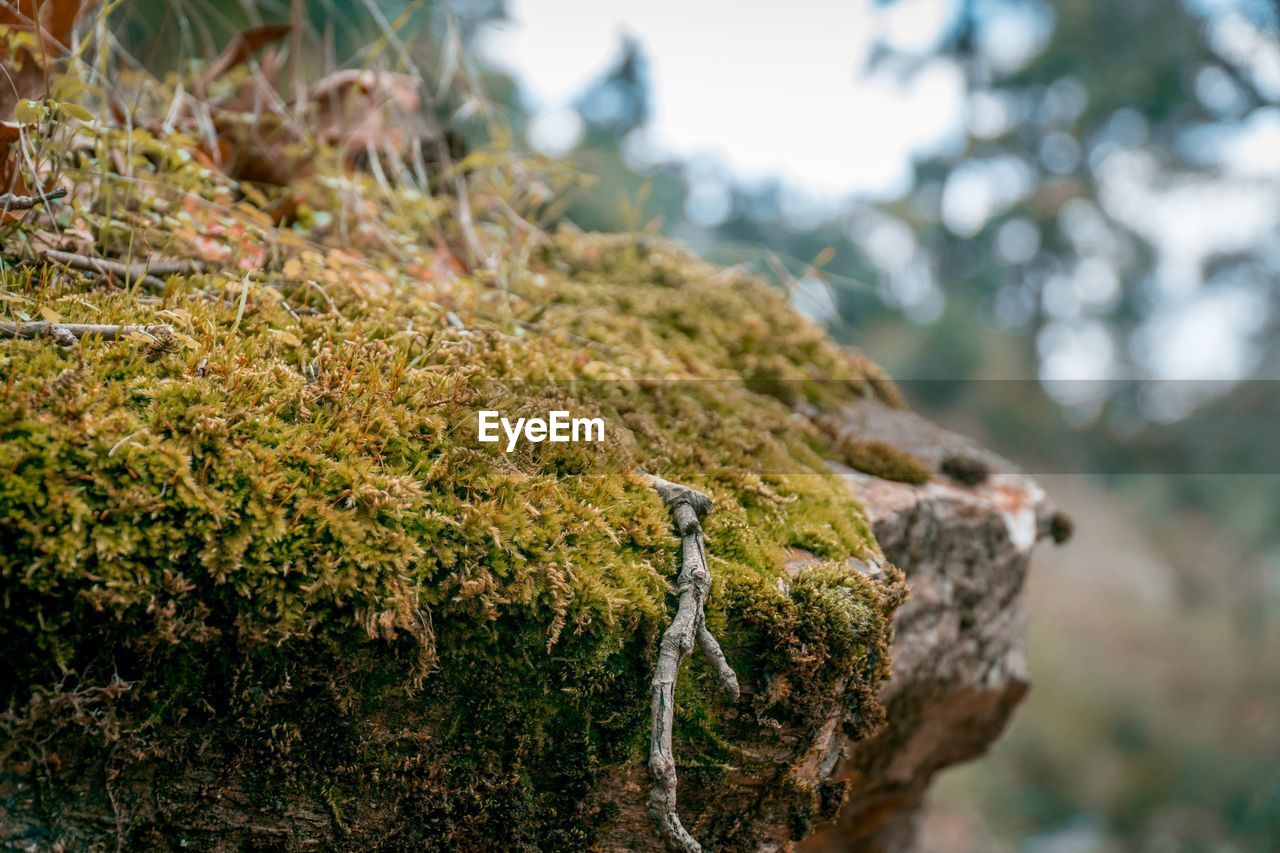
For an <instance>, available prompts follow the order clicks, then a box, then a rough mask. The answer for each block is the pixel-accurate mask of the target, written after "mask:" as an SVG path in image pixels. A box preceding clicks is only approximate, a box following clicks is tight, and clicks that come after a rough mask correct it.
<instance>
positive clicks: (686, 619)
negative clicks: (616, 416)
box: [647, 474, 739, 853]
mask: <svg viewBox="0 0 1280 853" xmlns="http://www.w3.org/2000/svg"><path fill="white" fill-rule="evenodd" d="M647 476H648V479H649V482H650V484H651V485H652V486H653V488H654V489H655V490H656V491H657V492H658V495H659V496H660V497H661V498H662V502H663V503H665V504H666V505H667V507H668V509H670V510H671V515H672V518H673V519H674V520H675V525H676V530H677V531H678V532H679V533H680V552H681V565H680V574H679V576H678V577H677V578H676V589H677V591H678V593H679V604H678V605H677V607H676V615H675V618H674V619H672V620H671V624H670V625H668V626H667V630H666V631H665V632H664V633H663V635H662V644H661V646H660V649H659V652H658V665H657V667H656V668H655V670H654V673H653V692H652V706H651V707H652V714H651V718H650V729H649V772H650V774H651V775H652V776H653V790H652V791H650V793H649V817H651V818H653V821H654V823H655V824H656V825H657V827H658V833H659V834H660V835H661V836H662V838H663V840H664V841H665V842H666V843H667V846H668V847H670V848H672V849H673V850H680V851H686V853H691V852H693V851H700V850H702V847H701V845H699V844H698V842H697V841H696V840H695V839H694V838H693V836H692V835H690V834H689V832H688V831H687V830H686V829H685V828H684V826H683V825H682V824H681V823H680V815H679V814H678V813H677V811H676V761H675V756H674V754H673V753H672V750H671V731H672V726H673V720H674V714H675V690H676V678H677V677H678V676H679V674H680V664H681V662H682V661H683V660H684V658H685V656H686V655H687V654H689V652H691V651H693V645H694V643H695V642H696V643H697V644H698V646H699V648H701V649H702V651H703V652H704V653H705V654H706V656H707V657H708V658H710V659H711V663H712V665H713V666H714V667H715V669H716V672H717V673H718V674H719V676H720V680H721V682H722V683H723V684H724V688H725V690H726V691H727V692H728V693H729V695H730V696H732V697H733V698H735V699H737V698H738V695H739V688H738V677H737V676H736V675H735V674H734V672H733V667H731V666H729V662H728V661H727V660H725V657H724V652H723V651H721V650H720V644H719V643H718V642H716V638H715V637H714V636H712V634H711V631H709V630H708V629H707V625H706V612H705V606H706V601H707V596H708V595H709V594H710V592H711V569H710V567H709V566H708V564H707V552H706V543H705V541H704V539H703V536H702V524H701V522H700V519H701V518H702V517H703V516H704V515H706V514H707V513H708V512H709V511H710V510H711V499H710V498H709V497H707V496H706V495H704V494H702V493H701V492H699V491H697V490H695V489H691V488H689V487H688V486H682V485H680V484H679V483H672V482H670V481H669V480H664V479H662V478H661V477H655V476H653V475H652V474H649V475H647Z"/></svg>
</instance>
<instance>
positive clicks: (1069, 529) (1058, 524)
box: [1049, 510, 1076, 545]
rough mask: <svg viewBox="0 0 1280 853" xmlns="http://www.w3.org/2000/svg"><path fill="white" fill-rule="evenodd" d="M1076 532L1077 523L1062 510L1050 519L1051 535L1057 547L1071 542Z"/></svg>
mask: <svg viewBox="0 0 1280 853" xmlns="http://www.w3.org/2000/svg"><path fill="white" fill-rule="evenodd" d="M1075 531H1076V523H1075V522H1074V521H1072V520H1071V516H1069V515H1067V514H1066V513H1065V512H1063V511H1062V510H1058V511H1057V512H1055V513H1054V514H1053V516H1052V517H1051V518H1050V519H1049V535H1050V536H1052V537H1053V541H1054V544H1056V545H1062V544H1063V543H1065V542H1067V541H1068V540H1070V539H1071V536H1072V534H1074V533H1075Z"/></svg>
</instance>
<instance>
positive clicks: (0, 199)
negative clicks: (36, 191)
mask: <svg viewBox="0 0 1280 853" xmlns="http://www.w3.org/2000/svg"><path fill="white" fill-rule="evenodd" d="M66 194H67V191H66V189H65V188H63V187H59V188H58V189H56V190H54V191H53V192H47V193H45V194H44V195H14V194H13V193H5V194H3V195H0V210H4V211H10V210H30V209H31V208H33V207H38V206H39V205H42V204H44V203H45V202H49V201H56V200H57V199H60V198H62V197H63V196H65V195H66Z"/></svg>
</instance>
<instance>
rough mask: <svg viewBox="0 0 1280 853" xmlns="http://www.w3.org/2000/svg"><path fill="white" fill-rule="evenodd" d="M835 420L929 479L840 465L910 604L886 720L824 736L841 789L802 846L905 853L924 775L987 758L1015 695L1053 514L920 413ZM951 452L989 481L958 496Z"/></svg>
mask: <svg viewBox="0 0 1280 853" xmlns="http://www.w3.org/2000/svg"><path fill="white" fill-rule="evenodd" d="M833 420H834V421H835V423H836V424H837V425H838V427H839V428H840V429H844V430H849V431H850V432H852V433H854V434H857V435H858V436H859V437H861V438H864V439H867V440H876V439H879V440H883V441H887V442H889V443H891V444H893V445H894V446H896V447H898V448H900V449H902V450H906V451H909V452H911V453H913V454H915V455H916V456H917V457H919V458H920V459H921V460H922V461H924V462H925V463H926V464H927V465H928V467H929V468H930V469H931V470H932V471H933V472H934V476H933V478H932V479H931V480H930V481H929V482H927V483H925V484H923V485H921V486H910V485H906V484H903V483H896V482H891V481H888V480H881V479H878V478H876V477H872V476H869V475H866V474H861V473H858V472H856V471H852V470H849V469H846V468H843V467H839V466H837V470H839V471H840V473H841V475H842V476H844V477H845V478H846V479H847V480H848V481H849V484H850V487H851V488H853V489H854V490H855V491H856V493H857V496H858V499H859V500H860V501H861V502H862V504H863V506H864V507H865V508H866V511H867V513H868V515H869V517H870V520H871V522H872V524H873V526H874V529H875V534H876V538H877V539H878V540H879V542H880V545H881V547H882V548H883V550H884V553H885V556H886V557H888V559H889V560H891V561H892V562H893V563H894V564H895V565H897V566H899V567H900V568H902V569H903V570H904V571H905V572H906V574H907V580H908V582H909V584H910V585H911V598H910V599H909V600H908V601H907V603H906V604H905V605H903V607H902V608H901V609H900V610H899V611H898V617H897V620H896V624H895V635H894V641H893V647H892V648H893V677H892V678H891V679H890V681H889V682H887V683H886V684H885V685H884V687H883V688H882V690H881V698H882V701H883V702H884V704H885V706H886V708H887V710H888V719H889V722H888V724H887V725H886V726H885V727H884V728H882V729H881V730H880V731H879V732H878V733H876V734H875V735H874V736H872V737H871V738H869V739H867V740H864V741H862V742H859V743H855V744H849V743H847V742H843V740H842V738H841V736H840V734H839V731H838V727H835V726H833V727H832V736H831V740H830V741H829V742H828V745H827V749H826V755H827V756H828V757H827V759H826V762H825V764H826V766H819V767H818V768H816V769H817V770H818V772H819V774H821V775H826V774H828V773H829V774H830V778H831V779H832V780H836V781H843V782H846V783H847V787H846V793H847V799H846V801H845V804H844V806H843V807H842V808H841V810H840V812H839V816H838V818H837V819H836V821H835V822H834V824H833V825H831V826H828V827H826V828H825V829H821V830H819V831H818V832H816V833H815V834H814V835H812V836H810V837H809V838H807V839H806V840H805V841H804V842H803V844H802V845H801V846H800V849H802V850H810V851H825V850H859V851H904V850H911V849H913V847H914V842H915V833H916V824H917V822H918V819H919V815H920V810H921V805H922V802H923V799H924V795H925V792H926V790H927V789H928V787H929V783H930V781H931V779H932V777H933V775H934V774H935V773H936V772H937V771H939V770H941V769H942V768H944V767H947V766H949V765H952V764H956V763H959V762H963V761H968V760H970V759H972V758H974V757H976V756H978V755H981V754H982V753H983V752H985V751H986V749H987V748H988V747H989V746H990V745H991V744H992V743H993V742H994V741H995V740H996V739H997V738H998V737H999V736H1000V734H1001V733H1002V732H1003V730H1004V728H1005V725H1006V724H1007V723H1008V721H1009V719H1010V718H1011V716H1012V715H1013V712H1014V710H1015V709H1016V708H1017V706H1018V704H1019V703H1020V702H1021V701H1022V699H1023V697H1024V696H1025V695H1026V692H1027V688H1028V675H1027V665H1026V657H1025V653H1024V647H1023V641H1024V635H1025V631H1024V627H1025V621H1026V607H1025V598H1024V595H1023V588H1024V581H1025V580H1026V575H1027V569H1028V565H1029V562H1030V557H1031V551H1032V548H1033V546H1034V545H1035V543H1036V541H1037V540H1039V539H1041V538H1045V537H1047V536H1049V535H1050V533H1049V531H1050V520H1051V518H1052V516H1053V508H1052V506H1051V504H1050V503H1049V501H1048V499H1047V498H1046V496H1045V494H1044V492H1043V491H1042V490H1041V489H1040V488H1039V487H1038V486H1037V485H1036V484H1035V483H1034V482H1033V481H1032V480H1031V479H1030V478H1028V477H1026V476H1025V475H1022V474H1020V473H1018V471H1017V470H1016V469H1015V468H1014V467H1013V466H1012V465H1011V464H1010V463H1008V462H1006V461H1005V460H1003V459H1001V458H999V457H997V456H995V455H994V454H991V453H989V452H988V451H985V450H983V449H981V448H980V447H978V446H977V445H976V444H975V443H973V442H971V441H969V440H968V439H964V438H961V437H959V436H956V435H954V434H952V433H949V432H947V431H945V430H942V429H941V428H939V427H937V426H936V425H934V424H932V423H930V422H928V421H926V420H924V419H923V418H921V417H919V416H918V415H914V414H912V413H909V412H904V411H894V410H889V409H885V408H883V407H881V406H877V405H872V404H866V405H859V406H855V407H851V408H850V409H848V410H847V411H845V412H842V413H841V414H840V416H839V417H838V418H836V419H833ZM828 425H829V426H830V423H829V424H828ZM956 456H963V457H966V458H971V459H978V460H981V461H982V462H985V463H986V464H987V466H988V467H989V469H990V472H991V473H990V476H989V477H988V478H987V479H986V480H985V481H984V482H981V483H979V484H977V485H975V486H973V487H969V486H965V485H962V484H960V483H958V482H956V481H954V480H951V479H950V478H948V477H947V476H945V475H943V474H941V473H939V471H940V469H941V466H942V462H943V461H944V460H946V459H948V458H954V457H956Z"/></svg>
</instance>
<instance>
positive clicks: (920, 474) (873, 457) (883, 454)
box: [840, 436, 929, 486]
mask: <svg viewBox="0 0 1280 853" xmlns="http://www.w3.org/2000/svg"><path fill="white" fill-rule="evenodd" d="M840 454H841V458H842V459H843V461H844V463H845V464H846V465H848V466H849V467H850V468H853V469H855V470H858V471H862V472H863V473H865V474H871V475H872V476H875V477H879V478H881V479H882V480H896V481H898V482H899V483H911V484H912V485H917V486H918V485H920V484H921V483H923V482H925V481H927V480H928V479H929V469H928V468H927V467H926V466H925V464H924V463H923V462H921V461H920V460H919V459H917V458H916V457H915V456H913V455H911V454H910V453H907V452H906V451H905V450H899V449H898V448H896V447H894V446H893V445H891V444H887V443H885V442H883V441H861V440H859V439H857V438H853V437H849V436H846V437H845V438H844V439H843V440H841V442H840Z"/></svg>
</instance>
